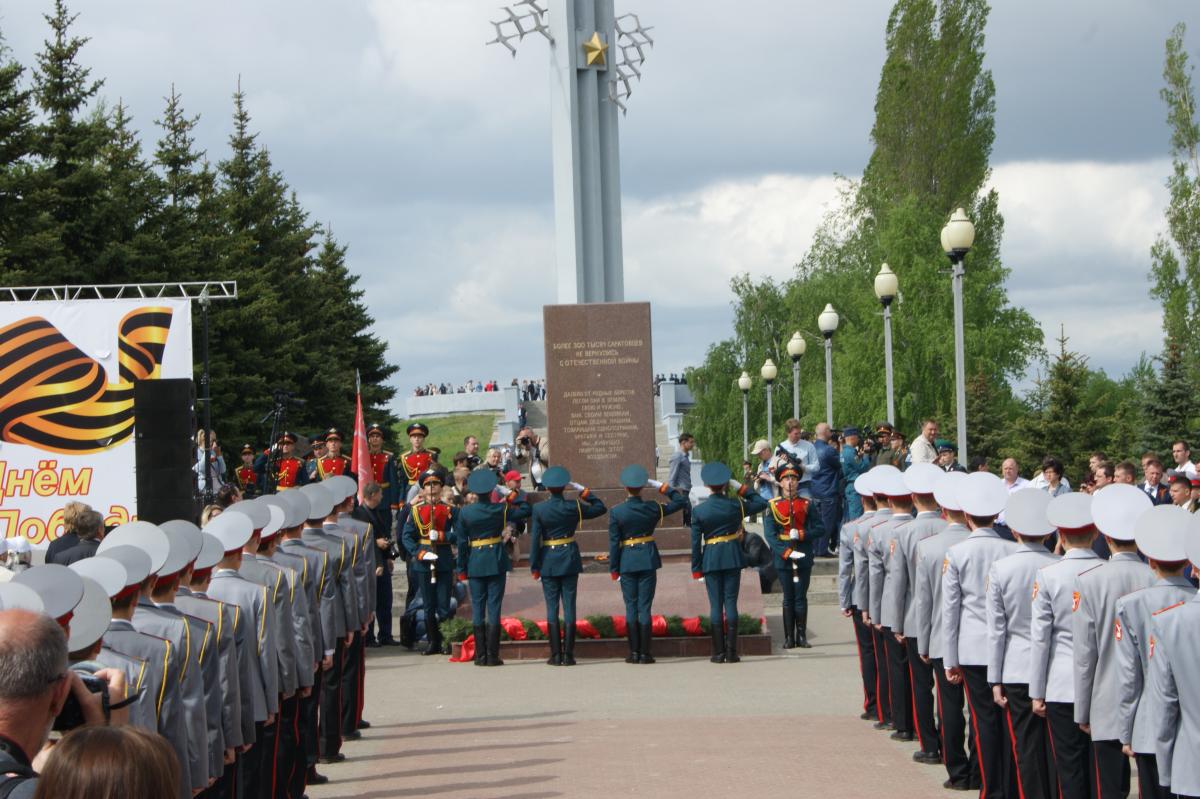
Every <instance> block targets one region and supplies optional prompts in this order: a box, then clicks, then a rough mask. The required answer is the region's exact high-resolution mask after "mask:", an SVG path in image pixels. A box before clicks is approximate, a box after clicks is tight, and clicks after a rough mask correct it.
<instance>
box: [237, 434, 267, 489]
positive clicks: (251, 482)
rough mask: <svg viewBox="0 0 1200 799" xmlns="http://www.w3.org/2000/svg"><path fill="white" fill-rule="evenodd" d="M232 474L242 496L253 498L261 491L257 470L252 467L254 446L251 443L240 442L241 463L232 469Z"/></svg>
mask: <svg viewBox="0 0 1200 799" xmlns="http://www.w3.org/2000/svg"><path fill="white" fill-rule="evenodd" d="M233 476H234V477H235V478H236V479H237V486H238V490H239V491H241V492H242V497H243V498H245V499H253V498H254V497H256V496H258V495H259V494H261V493H262V490H261V485H260V483H259V480H258V471H257V470H255V468H254V447H253V446H252V445H250V444H242V465H241V466H239V467H237V469H236V470H234V473H233Z"/></svg>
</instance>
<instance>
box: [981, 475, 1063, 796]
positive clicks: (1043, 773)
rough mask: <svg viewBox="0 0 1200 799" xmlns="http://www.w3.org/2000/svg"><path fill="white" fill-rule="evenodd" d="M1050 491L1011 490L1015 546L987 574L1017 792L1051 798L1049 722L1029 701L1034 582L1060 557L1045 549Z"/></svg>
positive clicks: (994, 679)
mask: <svg viewBox="0 0 1200 799" xmlns="http://www.w3.org/2000/svg"><path fill="white" fill-rule="evenodd" d="M1049 504H1050V495H1049V494H1047V493H1046V492H1045V491H1042V490H1040V489H1037V488H1022V489H1019V490H1017V491H1014V492H1013V493H1011V494H1009V495H1008V504H1007V505H1006V506H1005V508H1004V518H1005V520H1006V522H1007V523H1008V527H1009V529H1010V530H1011V531H1012V533H1013V535H1014V536H1015V537H1016V541H1017V550H1016V552H1014V553H1013V554H1011V555H1009V556H1008V557H1005V558H1001V559H1000V560H998V561H996V562H995V563H994V564H992V570H991V573H990V574H989V575H988V588H987V620H988V682H989V683H991V684H992V696H993V697H994V698H995V701H996V704H997V705H998V706H999V707H1000V708H1002V709H1003V711H1004V712H1005V713H1006V714H1007V722H1008V730H1009V735H1010V736H1011V737H1012V739H1013V742H1012V752H1013V756H1014V757H1015V758H1016V764H1015V765H1016V774H1015V776H1016V778H1017V791H1018V793H1019V795H1020V796H1023V797H1025V799H1050V798H1051V797H1052V796H1053V795H1054V789H1053V782H1052V781H1053V773H1052V771H1051V770H1050V763H1049V761H1048V759H1047V757H1046V753H1047V751H1048V750H1049V741H1048V740H1047V739H1046V724H1045V722H1044V721H1042V720H1041V719H1040V718H1038V717H1036V716H1034V715H1033V706H1032V705H1031V704H1030V702H1029V624H1030V618H1031V614H1032V597H1033V584H1034V581H1035V580H1036V579H1037V573H1038V571H1039V570H1041V568H1042V567H1043V566H1046V565H1048V564H1050V563H1053V562H1054V561H1056V560H1058V558H1057V556H1056V555H1054V554H1052V553H1051V552H1050V551H1049V550H1047V549H1046V545H1045V539H1046V537H1047V536H1049V535H1051V534H1053V533H1054V525H1052V524H1050V520H1049V519H1047V518H1046V506H1047V505H1049Z"/></svg>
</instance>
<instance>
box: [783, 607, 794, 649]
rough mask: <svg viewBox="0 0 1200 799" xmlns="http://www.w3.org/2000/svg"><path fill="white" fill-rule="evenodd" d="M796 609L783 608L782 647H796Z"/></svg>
mask: <svg viewBox="0 0 1200 799" xmlns="http://www.w3.org/2000/svg"><path fill="white" fill-rule="evenodd" d="M795 629H796V611H795V609H793V608H784V609H783V648H784V649H795V648H796V636H795V633H794V631H795Z"/></svg>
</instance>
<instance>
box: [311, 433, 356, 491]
mask: <svg viewBox="0 0 1200 799" xmlns="http://www.w3.org/2000/svg"><path fill="white" fill-rule="evenodd" d="M337 475H346V476H347V477H349V478H350V479H352V480H353V479H354V474H353V472H352V471H351V469H350V459H349V458H347V457H346V456H345V455H343V454H342V433H341V431H340V430H338V429H337V428H336V427H331V428H329V429H328V430H326V431H325V457H323V458H318V459H317V479H319V480H328V479H329V478H330V477H335V476H337Z"/></svg>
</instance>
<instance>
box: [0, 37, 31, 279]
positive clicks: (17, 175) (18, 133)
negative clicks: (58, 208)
mask: <svg viewBox="0 0 1200 799" xmlns="http://www.w3.org/2000/svg"><path fill="white" fill-rule="evenodd" d="M32 124H33V92H32V90H31V89H29V88H27V87H26V86H25V67H23V66H22V65H21V64H20V63H18V62H17V61H16V60H14V59H13V58H12V53H11V51H10V50H9V49H8V46H7V45H5V44H4V43H3V40H2V39H0V275H2V276H3V279H4V281H5V282H6V283H7V284H8V285H21V284H25V283H28V282H31V281H32V279H33V274H32V273H31V272H30V271H29V270H28V269H26V266H28V264H25V263H18V262H17V260H16V258H15V257H14V248H15V249H16V250H19V249H20V244H19V242H20V240H21V239H22V238H23V237H24V236H25V234H26V231H28V230H29V229H30V227H31V223H32V220H31V219H30V210H31V209H30V208H29V205H28V204H27V203H25V202H24V201H23V198H24V197H26V196H27V195H28V194H29V174H30V169H29V156H30V154H31V152H32V150H33V130H32Z"/></svg>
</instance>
